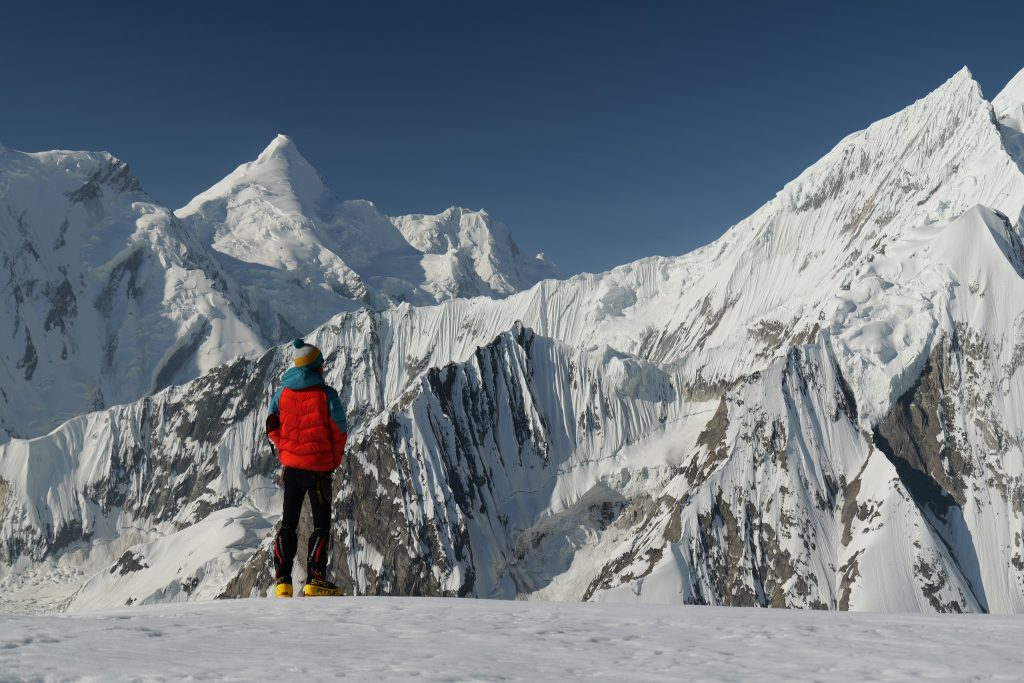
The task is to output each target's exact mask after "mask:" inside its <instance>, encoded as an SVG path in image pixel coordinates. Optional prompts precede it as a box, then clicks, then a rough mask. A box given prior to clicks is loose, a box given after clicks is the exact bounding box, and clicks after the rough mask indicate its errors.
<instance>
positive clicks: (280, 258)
mask: <svg viewBox="0 0 1024 683" xmlns="http://www.w3.org/2000/svg"><path fill="white" fill-rule="evenodd" d="M0 258H2V270H0V281H2V283H3V291H4V292H6V293H8V295H7V296H5V297H4V301H3V303H0V323H2V324H0V328H6V329H7V330H9V332H8V333H5V334H3V335H2V336H3V340H2V341H0V386H2V387H3V388H2V390H0V442H3V441H6V440H8V439H9V438H10V437H12V436H15V437H21V438H30V437H34V436H40V435H42V434H45V433H47V432H49V431H51V430H52V429H53V428H55V427H57V426H58V425H60V424H61V423H63V422H65V421H66V420H68V419H70V418H71V417H74V416H75V415H79V414H82V413H84V412H87V411H90V410H98V409H100V408H104V407H106V406H109V405H116V404H123V403H128V402H131V401H134V400H137V399H139V398H142V397H143V396H147V395H149V394H152V393H154V392H156V391H159V390H160V389H163V388H166V387H168V386H171V385H174V384H180V383H182V382H186V381H188V380H190V379H194V378H196V377H198V376H200V375H201V374H203V373H205V372H208V371H210V370H212V369H213V368H215V367H217V366H219V365H221V364H223V363H225V362H228V361H230V360H233V359H235V358H239V357H256V356H259V355H260V354H262V353H264V352H265V351H266V350H267V349H268V348H270V347H271V346H273V345H274V344H280V343H282V342H285V341H287V340H288V339H290V338H294V337H296V336H299V335H300V334H302V333H304V332H308V331H310V330H312V329H313V328H315V327H316V326H317V325H320V324H322V323H324V322H326V321H327V320H329V319H330V318H331V316H333V315H335V314H337V313H339V312H341V311H347V310H356V309H357V308H359V307H363V306H368V307H371V308H375V309H379V308H385V307H387V306H390V305H392V304H394V303H397V302H401V301H408V302H411V303H415V304H418V305H423V304H427V303H436V302H438V301H444V300H447V299H451V298H455V297H467V296H490V297H501V296H506V295H508V294H511V293H513V292H516V291H519V290H520V289H523V288H526V287H528V286H530V285H533V284H534V283H536V282H537V281H538V280H540V279H543V278H546V277H553V276H554V275H555V270H554V268H553V267H552V266H551V264H549V263H547V262H546V261H544V260H543V259H542V258H541V259H536V258H530V257H526V256H524V255H523V254H522V253H521V252H520V251H519V249H518V247H517V246H516V244H515V242H514V241H513V240H512V237H511V235H510V234H509V232H508V230H507V228H505V226H504V225H503V224H501V223H499V222H497V221H495V220H493V219H492V218H491V217H490V216H489V215H488V214H487V212H485V211H468V210H466V209H459V208H451V209H448V210H447V211H445V212H443V213H441V214H439V215H415V216H401V217H396V218H393V217H388V216H385V215H384V214H382V213H381V212H380V211H378V210H377V209H376V207H374V205H373V204H371V203H370V202H366V201H342V200H340V199H338V198H337V197H336V196H335V195H334V194H333V193H332V192H331V191H330V190H329V189H328V188H327V187H326V186H325V185H324V184H323V181H322V179H321V177H320V175H319V174H318V173H317V172H316V171H315V170H314V169H313V168H312V167H311V166H310V165H309V162H307V161H306V160H305V159H304V158H303V157H302V155H301V154H300V153H299V152H298V150H297V149H296V147H295V144H294V143H293V142H292V141H291V140H290V139H289V138H287V137H285V136H283V135H280V136H278V137H277V138H275V139H274V141H273V142H272V143H271V144H270V146H268V147H267V148H266V149H265V150H264V151H263V153H262V154H260V155H259V157H258V158H257V159H256V160H255V161H253V162H251V163H248V164H243V165H242V166H239V167H238V168H237V169H236V170H235V171H234V172H232V173H231V174H229V175H228V176H227V177H226V178H224V180H222V181H221V182H219V183H217V184H216V185H215V186H213V187H212V188H210V189H209V190H208V191H206V192H204V193H202V194H200V195H199V196H197V197H196V198H195V199H193V200H192V201H191V202H190V203H189V204H188V205H187V206H185V207H184V208H181V209H179V210H177V211H171V210H169V209H167V208H165V207H162V206H160V205H159V204H157V203H155V202H154V200H153V199H152V198H150V197H149V196H148V195H147V194H146V193H145V192H144V191H143V189H142V186H141V184H140V182H139V180H138V179H137V178H135V176H134V175H132V173H131V170H130V169H129V167H128V165H127V164H126V163H125V162H123V161H121V160H119V159H117V158H115V157H113V156H111V155H110V154H108V153H91V152H64V151H56V152H44V153H40V154H25V153H22V152H15V151H11V150H6V149H3V148H0Z"/></svg>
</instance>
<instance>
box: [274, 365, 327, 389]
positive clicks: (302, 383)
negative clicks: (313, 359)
mask: <svg viewBox="0 0 1024 683" xmlns="http://www.w3.org/2000/svg"><path fill="white" fill-rule="evenodd" d="M323 383H324V378H323V377H322V376H321V375H320V373H319V372H317V371H315V370H313V369H310V368H308V367H299V368H289V369H288V370H287V372H285V373H284V376H283V377H282V378H281V384H283V385H284V386H285V387H287V388H289V389H292V390H299V389H307V388H309V387H312V386H315V385H317V384H323Z"/></svg>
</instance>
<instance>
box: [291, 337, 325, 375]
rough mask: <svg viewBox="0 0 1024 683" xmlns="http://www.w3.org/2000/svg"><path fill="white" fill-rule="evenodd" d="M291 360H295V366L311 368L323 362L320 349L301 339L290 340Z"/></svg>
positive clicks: (313, 368)
mask: <svg viewBox="0 0 1024 683" xmlns="http://www.w3.org/2000/svg"><path fill="white" fill-rule="evenodd" d="M292 360H293V361H294V362H295V367H297V368H310V369H311V370H315V369H316V368H318V367H320V366H321V365H323V364H324V357H323V356H321V355H320V349H318V348H316V347H315V346H313V345H312V344H307V343H306V342H304V341H302V340H301V339H296V340H295V341H293V342H292Z"/></svg>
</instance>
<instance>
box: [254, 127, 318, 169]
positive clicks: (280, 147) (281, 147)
mask: <svg viewBox="0 0 1024 683" xmlns="http://www.w3.org/2000/svg"><path fill="white" fill-rule="evenodd" d="M274 158H277V159H281V158H283V159H292V160H301V161H302V162H303V163H306V164H308V163H309V162H308V161H306V159H305V157H303V156H302V154H301V153H300V152H299V148H298V146H297V145H296V144H295V141H294V140H292V139H291V138H290V137H288V136H287V135H285V134H283V133H279V134H278V135H277V137H275V138H274V139H273V140H271V142H270V144H269V145H267V146H266V148H265V149H264V150H263V151H262V152H260V155H259V156H258V157H256V162H257V163H259V162H265V161H267V160H269V159H274Z"/></svg>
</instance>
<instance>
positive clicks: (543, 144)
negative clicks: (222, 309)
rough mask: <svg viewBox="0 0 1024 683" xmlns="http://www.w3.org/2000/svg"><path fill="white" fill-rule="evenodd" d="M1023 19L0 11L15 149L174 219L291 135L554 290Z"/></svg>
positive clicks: (806, 7) (875, 114)
mask: <svg viewBox="0 0 1024 683" xmlns="http://www.w3.org/2000/svg"><path fill="white" fill-rule="evenodd" d="M1021 26H1024V2H1005V3H982V2H972V3H968V2H963V1H962V0H961V1H958V2H944V1H941V0H937V1H935V2H895V1H894V2H881V1H871V0H864V1H862V2H851V3H840V2H821V1H820V0H819V1H817V2H778V3H774V2H751V3H741V2H728V3H706V2H684V1H682V0H680V1H679V2H553V1H547V2H530V1H517V2H504V1H497V0H484V1H477V2H442V1H440V0H439V1H437V2H426V1H421V2H389V1H385V0H382V1H379V2H359V3H346V2H330V3H328V2H324V3H316V2H279V3H261V2H246V3H241V2H204V3H189V2H138V1H135V2H131V3H118V2H96V3H91V2H81V1H78V2H75V3H59V2H58V3H29V2H18V3H13V2H12V3H5V4H4V6H3V8H2V10H0V74H2V77H0V142H2V143H3V144H5V145H7V146H8V147H12V148H15V149H21V150H25V151H38V150H44V149H54V148H64V149H90V150H98V149H105V150H109V151H110V152H112V153H113V154H115V155H117V156H118V157H120V158H122V159H124V160H125V161H127V162H128V163H129V164H130V165H131V166H132V168H133V169H134V171H135V173H136V175H138V176H139V178H140V179H141V181H142V184H143V185H144V187H145V188H146V189H147V190H148V191H149V193H150V194H151V195H152V196H153V197H154V198H155V199H156V200H157V201H159V202H160V203H162V204H165V205H168V206H171V207H178V206H182V205H184V204H185V203H186V202H187V201H188V200H189V199H190V198H191V197H192V196H193V195H195V194H197V193H199V192H201V191H202V190H204V189H206V188H207V187H209V186H210V185H212V184H213V183H214V182H216V181H217V180H219V179H220V178H221V177H223V176H224V175H226V174H227V173H228V172H229V171H231V170H232V169H233V168H234V167H235V166H237V165H238V164H240V163H242V162H245V161H248V160H251V159H253V158H255V157H256V155H257V154H258V153H259V152H260V150H262V149H263V147H265V146H266V145H267V144H269V143H270V141H271V139H273V137H274V135H276V134H277V133H279V132H280V133H286V134H288V135H290V136H291V137H292V138H293V139H294V140H295V142H296V144H297V145H298V147H299V149H300V150H301V151H302V153H303V155H304V156H305V157H306V158H307V159H309V161H310V162H311V163H312V164H313V165H314V166H315V167H316V168H317V169H318V170H319V171H320V173H321V174H322V175H323V176H324V178H325V180H326V181H327V184H328V185H329V186H330V187H331V188H332V189H333V190H334V191H335V192H336V193H337V194H338V195H339V196H341V197H343V198H348V199H356V198H361V199H369V200H371V201H373V202H375V203H376V204H377V206H378V207H380V208H381V210H383V211H384V212H386V213H389V214H402V213H436V212H439V211H441V210H443V209H445V208H446V207H448V206H450V205H460V206H466V207H469V208H486V209H488V210H489V211H490V212H491V213H492V214H493V215H494V216H496V217H497V218H498V219H500V220H502V221H504V222H505V223H507V224H508V225H509V227H510V228H511V230H512V232H513V235H514V236H515V238H516V240H517V241H518V242H519V244H520V245H521V246H522V247H523V248H524V249H525V250H527V251H530V252H536V251H544V252H546V253H547V254H548V256H549V258H550V259H551V260H552V261H554V262H555V263H556V264H557V265H558V266H559V268H560V270H561V271H562V272H563V273H564V274H571V273H574V272H579V271H583V270H589V271H599V270H605V269H607V268H610V267H612V266H615V265H618V264H621V263H625V262H628V261H631V260H634V259H636V258H640V257H643V256H650V255H654V254H660V255H678V254H683V253H685V252H687V251H690V250H692V249H694V248H695V247H698V246H700V245H702V244H706V243H708V242H710V241H712V240H714V239H715V238H716V237H718V236H719V235H720V234H721V233H722V232H724V231H725V230H726V229H727V228H728V227H729V226H730V225H731V224H733V223H735V222H736V221H738V220H740V219H742V218H743V217H745V216H747V215H749V214H750V213H752V212H753V211H754V210H755V209H756V208H757V207H758V206H760V205H761V204H763V203H764V202H765V201H767V200H768V199H770V198H771V197H772V196H773V195H774V194H775V192H776V191H778V190H779V189H780V188H781V187H782V186H783V185H784V184H785V183H786V182H788V181H789V180H791V179H792V178H794V177H795V176H796V175H797V174H799V173H800V172H801V171H802V170H803V169H804V168H806V167H807V166H809V165H810V164H811V163H813V162H814V161H815V160H817V159H818V158H819V157H821V156H822V155H823V154H824V153H825V152H827V151H828V150H829V149H831V148H832V147H833V146H834V145H835V143H837V142H838V141H839V140H840V139H841V138H843V137H844V136H845V135H847V134H849V133H851V132H853V131H855V130H859V129H861V128H864V127H866V126H867V125H868V124H870V123H871V122H873V121H875V120H877V119H879V118H882V117H884V116H887V115H889V114H891V113H893V112H895V111H897V110H899V109H902V108H903V107H905V106H906V105H908V104H910V103H912V102H913V101H914V100H916V99H918V98H920V97H922V96H924V95H925V94H927V93H928V92H929V91H931V90H932V89H934V88H935V87H937V86H939V85H940V84H941V83H942V82H943V81H945V80H946V79H947V78H948V77H949V76H951V75H952V74H953V73H955V72H956V71H957V70H958V69H959V68H960V67H961V66H963V65H965V64H966V65H967V66H969V67H970V68H971V70H972V72H973V73H974V76H975V78H976V79H977V80H978V81H979V82H980V84H981V86H982V89H983V90H984V92H985V94H986V95H987V96H988V97H990V98H991V97H994V96H995V94H996V93H997V92H998V91H999V90H1000V89H1001V88H1002V86H1003V85H1004V84H1005V83H1006V82H1007V81H1008V80H1009V79H1010V78H1011V77H1012V76H1013V75H1014V74H1015V73H1017V71H1019V70H1020V69H1022V68H1024V50H1022V49H1021V42H1020V36H1021V28H1020V27H1021Z"/></svg>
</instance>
